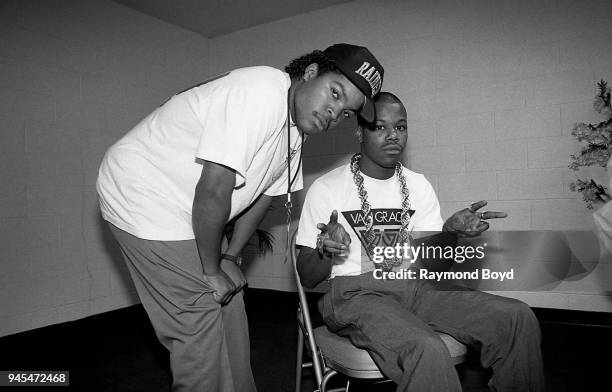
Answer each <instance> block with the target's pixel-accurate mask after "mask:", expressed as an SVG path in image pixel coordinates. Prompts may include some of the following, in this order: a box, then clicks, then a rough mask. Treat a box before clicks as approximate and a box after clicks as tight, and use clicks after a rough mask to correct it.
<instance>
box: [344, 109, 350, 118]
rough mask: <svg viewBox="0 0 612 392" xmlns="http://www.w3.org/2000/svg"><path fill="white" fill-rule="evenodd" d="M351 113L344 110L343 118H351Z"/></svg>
mask: <svg viewBox="0 0 612 392" xmlns="http://www.w3.org/2000/svg"><path fill="white" fill-rule="evenodd" d="M351 114H352V113H351V112H350V111H349V110H345V111H344V113H342V115H343V116H344V118H351Z"/></svg>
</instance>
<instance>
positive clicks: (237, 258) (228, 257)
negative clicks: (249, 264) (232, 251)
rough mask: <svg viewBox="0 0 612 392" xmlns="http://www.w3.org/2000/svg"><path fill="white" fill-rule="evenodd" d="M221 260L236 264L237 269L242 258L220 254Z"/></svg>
mask: <svg viewBox="0 0 612 392" xmlns="http://www.w3.org/2000/svg"><path fill="white" fill-rule="evenodd" d="M223 259H225V260H229V261H231V262H234V263H236V265H237V266H238V267H240V266H241V265H242V257H240V256H232V255H228V254H227V253H223V254H221V260H223Z"/></svg>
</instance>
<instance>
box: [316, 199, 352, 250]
mask: <svg viewBox="0 0 612 392" xmlns="http://www.w3.org/2000/svg"><path fill="white" fill-rule="evenodd" d="M317 229H319V230H321V233H320V234H319V235H318V236H317V250H318V251H319V252H321V253H322V254H325V255H328V256H334V255H339V256H345V255H346V253H345V252H346V251H347V250H348V248H349V245H350V244H351V237H350V236H349V234H348V233H347V232H346V230H344V227H343V226H342V225H341V224H340V223H338V211H336V210H334V211H332V213H331V215H330V217H329V222H328V223H327V224H324V223H317Z"/></svg>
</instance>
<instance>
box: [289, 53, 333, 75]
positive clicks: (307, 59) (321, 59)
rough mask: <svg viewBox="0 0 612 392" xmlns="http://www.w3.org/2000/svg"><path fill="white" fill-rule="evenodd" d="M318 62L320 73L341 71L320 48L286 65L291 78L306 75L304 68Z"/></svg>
mask: <svg viewBox="0 0 612 392" xmlns="http://www.w3.org/2000/svg"><path fill="white" fill-rule="evenodd" d="M313 63H317V64H318V66H319V75H323V74H325V73H327V72H335V73H340V70H339V69H338V67H336V64H335V63H334V62H333V61H331V60H330V59H328V58H327V56H325V54H323V52H322V51H320V50H313V51H312V52H310V53H307V54H305V55H303V56H300V57H298V58H295V59H293V60H291V62H290V63H289V65H287V66H286V67H285V72H287V73H288V74H289V76H290V77H291V79H294V78H301V77H302V76H304V70H306V67H308V66H309V65H310V64H313Z"/></svg>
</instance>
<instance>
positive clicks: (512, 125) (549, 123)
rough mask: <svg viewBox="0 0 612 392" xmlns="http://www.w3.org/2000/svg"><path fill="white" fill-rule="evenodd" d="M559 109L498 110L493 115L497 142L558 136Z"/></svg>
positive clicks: (555, 107)
mask: <svg viewBox="0 0 612 392" xmlns="http://www.w3.org/2000/svg"><path fill="white" fill-rule="evenodd" d="M559 118H560V115H559V107H558V106H542V107H537V108H521V109H514V110H500V111H496V112H495V114H494V121H495V137H496V139H497V140H507V139H522V138H532V137H544V136H556V135H560V133H561V132H560V125H559V121H560V120H559Z"/></svg>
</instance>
